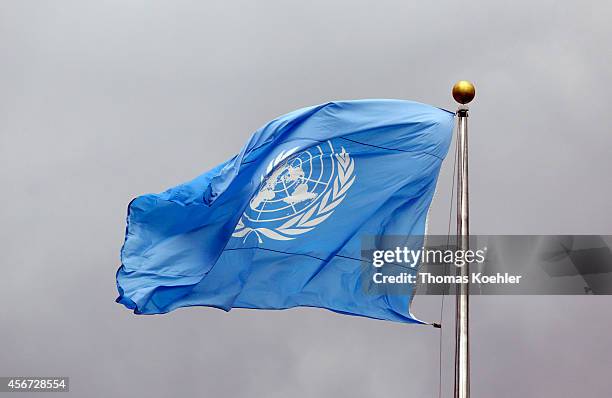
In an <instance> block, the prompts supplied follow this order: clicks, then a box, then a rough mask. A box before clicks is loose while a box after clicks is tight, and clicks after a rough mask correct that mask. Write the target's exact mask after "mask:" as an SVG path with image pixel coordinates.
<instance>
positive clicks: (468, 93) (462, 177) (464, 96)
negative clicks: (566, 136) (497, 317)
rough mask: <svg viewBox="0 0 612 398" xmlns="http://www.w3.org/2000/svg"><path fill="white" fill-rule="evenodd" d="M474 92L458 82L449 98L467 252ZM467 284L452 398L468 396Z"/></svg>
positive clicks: (464, 272)
mask: <svg viewBox="0 0 612 398" xmlns="http://www.w3.org/2000/svg"><path fill="white" fill-rule="evenodd" d="M475 94H476V90H475V88H474V85H473V84H472V83H470V82H468V81H465V80H462V81H459V82H457V83H456V84H455V85H454V86H453V98H454V99H455V101H457V102H458V103H459V104H460V105H459V109H458V110H457V118H458V120H457V122H458V129H457V151H458V153H457V155H458V156H457V243H458V246H459V247H458V249H459V250H463V251H465V250H468V249H469V236H470V218H469V217H470V208H469V196H468V127H467V120H468V107H467V105H466V104H468V103H469V102H470V101H472V99H474V95H475ZM459 273H460V275H461V277H462V279H465V278H466V277H467V278H469V264H465V265H464V266H463V267H460V269H459ZM468 280H469V279H468ZM469 298H470V296H469V284H468V283H461V284H459V288H458V291H457V299H456V304H457V306H456V314H455V398H469V397H470V334H469V319H470V318H469V315H470V300H469Z"/></svg>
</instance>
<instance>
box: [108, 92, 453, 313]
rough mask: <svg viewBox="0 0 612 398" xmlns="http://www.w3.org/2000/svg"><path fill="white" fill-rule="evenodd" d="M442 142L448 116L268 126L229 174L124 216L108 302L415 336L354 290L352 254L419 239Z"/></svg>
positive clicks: (393, 308)
mask: <svg viewBox="0 0 612 398" xmlns="http://www.w3.org/2000/svg"><path fill="white" fill-rule="evenodd" d="M452 128H453V114H452V113H450V112H447V111H444V110H441V109H438V108H435V107H431V106H428V105H424V104H419V103H415V102H409V101H400V100H360V101H344V102H330V103H327V104H322V105H318V106H314V107H310V108H305V109H300V110H297V111H294V112H292V113H289V114H287V115H285V116H282V117H280V118H278V119H275V120H273V121H272V122H270V123H268V124H267V125H266V126H264V127H262V128H261V129H259V130H258V131H256V132H255V133H254V134H253V136H252V137H251V139H250V140H249V142H248V143H247V144H246V145H245V146H244V147H243V149H242V151H241V152H240V153H239V154H238V155H236V156H235V157H234V158H232V159H230V160H229V161H227V162H225V163H223V164H221V165H219V166H217V167H216V168H214V169H213V170H211V171H209V172H207V173H204V174H203V175H201V176H200V177H198V178H196V179H194V180H193V181H190V182H187V183H185V184H182V185H179V186H177V187H174V188H171V189H169V190H167V191H165V192H163V193H160V194H150V195H144V196H141V197H138V198H136V199H134V200H133V201H132V202H131V203H130V205H129V207H128V219H127V222H128V226H127V233H126V240H125V244H124V246H123V249H122V251H121V260H122V265H121V267H120V268H119V270H118V272H117V286H118V289H119V293H120V295H119V298H118V301H119V302H121V303H123V304H124V305H125V306H127V307H128V308H131V309H133V310H134V311H135V312H136V313H146V314H153V313H164V312H168V311H171V310H173V309H175V308H178V307H184V306H194V305H202V306H212V307H217V308H221V309H224V310H227V311H229V310H230V309H232V308H256V309H284V308H291V307H296V306H310V307H321V308H327V309H330V310H332V311H336V312H339V313H344V314H351V315H361V316H366V317H371V318H376V319H386V320H393V321H400V322H420V321H418V320H417V319H415V318H414V317H413V316H412V314H411V312H410V309H409V303H410V301H411V294H412V292H411V291H410V290H408V291H406V292H405V294H403V295H397V294H393V295H391V294H386V293H385V292H384V290H383V291H381V290H377V291H376V292H375V293H373V292H372V291H369V290H368V289H364V288H363V281H362V272H361V259H360V250H361V245H360V242H361V238H362V236H367V235H384V234H389V235H408V234H412V235H423V234H424V232H425V225H426V221H427V212H428V209H429V205H430V202H431V200H432V197H433V194H434V191H435V185H436V180H437V177H438V173H439V169H440V166H441V163H442V161H443V159H444V157H445V156H446V153H447V151H448V146H449V142H450V138H451V133H452Z"/></svg>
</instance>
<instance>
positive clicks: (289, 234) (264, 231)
mask: <svg viewBox="0 0 612 398" xmlns="http://www.w3.org/2000/svg"><path fill="white" fill-rule="evenodd" d="M281 155H282V153H281ZM334 156H335V158H336V161H337V164H338V168H337V169H338V175H337V176H336V178H335V179H334V184H333V188H332V189H329V190H328V191H327V192H326V193H325V195H324V196H323V199H322V200H321V202H320V203H318V204H315V205H314V206H312V207H311V208H310V210H308V211H307V212H306V213H303V214H298V215H296V216H294V217H291V218H290V219H289V220H287V221H286V222H285V223H284V224H282V225H281V226H279V227H278V228H273V229H270V228H251V227H248V226H246V225H244V222H243V221H242V217H240V220H239V221H238V224H237V225H236V229H235V230H234V233H233V234H232V236H233V237H237V238H242V237H244V240H246V238H247V237H248V236H249V235H250V234H251V233H254V234H255V235H256V236H257V240H258V241H259V243H262V242H263V240H262V238H261V235H263V236H265V237H267V238H270V239H275V240H292V239H295V237H296V236H298V235H301V234H304V233H306V232H308V231H312V230H313V229H314V227H316V226H317V225H319V224H321V223H322V222H323V221H325V220H326V219H327V218H329V216H331V215H332V214H333V212H334V209H335V208H336V206H338V205H339V204H340V203H342V201H343V200H344V198H345V197H346V192H347V191H348V189H349V188H350V187H351V185H353V182H355V175H354V173H355V161H354V160H353V159H352V158H351V157H350V155H349V154H348V152H346V150H345V149H344V147H343V148H342V151H341V152H340V153H335V154H334ZM278 159H282V158H281V157H280V156H279V157H277V159H275V162H276V160H278ZM269 168H270V167H269Z"/></svg>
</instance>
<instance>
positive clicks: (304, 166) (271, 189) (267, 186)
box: [232, 141, 355, 243]
mask: <svg viewBox="0 0 612 398" xmlns="http://www.w3.org/2000/svg"><path fill="white" fill-rule="evenodd" d="M296 150H297V148H294V149H292V150H289V151H282V152H281V153H280V154H278V156H277V157H276V158H275V159H274V160H273V161H271V162H270V164H269V165H268V167H267V169H266V176H265V178H263V179H262V182H261V185H260V186H259V189H258V191H257V192H256V193H255V195H254V196H253V197H252V198H251V200H250V201H249V204H248V206H247V208H246V210H245V211H244V213H243V214H242V217H240V221H238V225H236V229H235V230H234V233H233V234H232V236H234V237H237V238H243V239H244V240H245V241H246V239H247V237H248V236H249V235H251V234H254V235H255V236H256V237H257V240H258V241H259V243H262V242H263V237H266V238H269V239H274V240H291V239H295V238H296V237H297V236H298V235H301V234H304V233H306V232H308V231H311V230H313V229H314V228H315V227H316V226H317V225H319V224H321V223H322V222H323V221H325V220H326V219H327V218H328V217H329V216H331V215H332V214H333V212H334V209H335V208H336V206H338V205H339V204H340V203H341V202H342V201H343V200H344V198H345V197H346V193H347V191H348V189H349V188H350V187H351V185H353V182H355V161H354V160H353V159H352V158H351V157H350V155H349V154H348V152H346V151H345V149H344V148H341V151H340V152H339V153H336V152H335V151H334V147H333V146H332V144H331V142H330V141H327V142H325V143H323V144H320V145H317V146H315V147H311V148H308V149H307V150H305V151H302V152H298V153H295V152H296Z"/></svg>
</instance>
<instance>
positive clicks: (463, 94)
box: [453, 80, 476, 104]
mask: <svg viewBox="0 0 612 398" xmlns="http://www.w3.org/2000/svg"><path fill="white" fill-rule="evenodd" d="M475 95H476V88H475V87H474V85H473V84H472V83H470V82H468V81H467V80H460V81H458V82H457V83H455V85H454V86H453V98H454V99H455V101H457V102H458V103H460V104H467V103H469V102H470V101H472V100H473V99H474V96H475Z"/></svg>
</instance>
